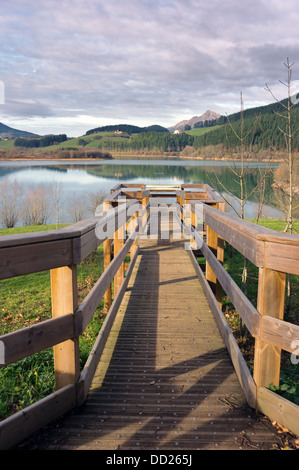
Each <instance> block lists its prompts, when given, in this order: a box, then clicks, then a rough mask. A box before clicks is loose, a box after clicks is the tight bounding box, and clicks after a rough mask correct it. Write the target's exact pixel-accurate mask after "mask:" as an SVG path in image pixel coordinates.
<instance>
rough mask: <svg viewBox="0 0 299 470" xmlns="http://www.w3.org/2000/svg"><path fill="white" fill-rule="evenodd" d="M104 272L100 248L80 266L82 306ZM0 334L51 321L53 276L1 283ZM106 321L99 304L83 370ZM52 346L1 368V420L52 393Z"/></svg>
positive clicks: (84, 347)
mask: <svg viewBox="0 0 299 470" xmlns="http://www.w3.org/2000/svg"><path fill="white" fill-rule="evenodd" d="M54 229H55V226H53V225H47V226H38V227H19V228H17V227H16V228H13V229H3V230H0V236H1V235H7V234H12V235H13V234H17V233H24V232H32V231H37V230H54ZM102 272H103V249H102V247H101V246H100V247H99V248H98V249H97V250H95V251H94V252H93V253H92V254H91V255H90V256H88V257H87V258H86V259H85V260H84V261H83V262H82V263H80V264H79V265H78V267H77V285H78V303H79V304H80V303H81V302H82V301H83V299H84V298H85V296H86V295H87V293H88V292H89V291H90V289H91V287H92V286H93V285H94V284H95V282H96V281H97V280H98V278H99V276H100V275H101V273H102ZM0 289H1V290H0V335H3V334H6V333H9V332H12V331H15V330H18V329H21V328H24V327H27V326H30V325H33V324H35V323H38V322H40V321H43V320H47V319H49V318H51V289H50V272H49V271H44V272H40V273H34V274H30V275H27V276H19V277H15V278H11V279H5V280H2V281H0ZM103 321H104V315H103V303H102V302H101V303H100V305H99V307H98V308H97V310H96V312H95V314H94V316H93V317H92V319H91V321H90V322H89V324H88V326H87V328H86V330H85V331H84V334H83V335H82V336H81V337H80V340H79V341H80V367H81V370H82V368H83V366H84V364H85V362H86V360H87V358H88V355H89V353H90V350H91V348H92V346H93V344H94V341H95V339H96V337H97V335H98V333H99V331H100V328H101V325H102V323H103ZM54 386H55V384H54V360H53V350H52V348H50V349H47V350H45V351H42V352H39V353H37V354H34V355H32V356H29V357H27V358H25V359H23V360H21V361H18V362H16V363H14V364H11V365H8V366H6V367H4V368H2V369H0V419H4V418H6V417H8V416H9V415H11V414H13V413H15V412H16V411H19V410H21V409H23V408H24V407H26V406H28V405H30V404H32V403H34V402H35V401H37V400H39V399H41V398H43V397H44V396H47V395H48V394H49V393H51V392H52V391H54Z"/></svg>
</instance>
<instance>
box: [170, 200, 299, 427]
mask: <svg viewBox="0 0 299 470" xmlns="http://www.w3.org/2000/svg"><path fill="white" fill-rule="evenodd" d="M184 196H186V194H185V195H184V194H183V192H178V209H179V210H178V212H179V216H178V219H179V220H180V222H181V223H182V226H183V228H184V231H185V233H186V234H188V235H189V236H190V237H191V240H193V242H195V246H196V248H199V249H200V250H201V253H202V255H203V256H204V257H205V259H206V269H205V275H204V274H203V271H202V270H201V269H200V267H199V265H198V262H197V260H196V258H195V256H194V253H193V251H189V253H190V256H191V259H192V261H193V264H194V266H195V269H196V271H197V274H198V277H199V278H200V280H201V282H202V285H203V287H204V290H205V293H206V295H207V298H208V300H209V303H210V306H211V309H212V310H213V312H214V315H215V318H216V319H217V323H218V326H219V329H220V331H221V332H222V335H223V337H224V339H225V342H226V346H227V348H228V351H229V353H230V355H231V359H232V362H233V364H234V367H235V370H236V372H237V375H238V378H239V381H240V383H241V385H242V387H243V390H244V394H245V396H246V399H247V402H248V403H249V405H250V406H251V407H253V408H255V409H256V410H258V411H261V412H262V413H264V414H265V415H266V416H268V417H270V418H271V419H273V420H275V421H277V422H278V423H280V424H281V425H283V426H285V427H286V428H288V429H289V430H290V431H292V432H294V433H295V434H297V435H299V406H297V405H295V404H294V403H292V402H290V401H288V400H286V399H284V398H282V397H281V396H279V395H278V394H276V393H274V392H272V391H271V390H270V389H269V386H270V385H271V384H272V385H275V386H279V381H280V364H281V350H282V349H283V350H285V351H288V352H290V353H292V354H293V355H294V366H295V363H297V359H296V354H298V351H299V326H297V325H294V324H292V323H289V322H286V321H284V320H283V315H284V304H285V290H286V273H289V274H293V275H298V274H299V237H298V236H295V235H288V234H282V233H278V232H275V231H273V230H270V229H267V228H263V227H261V226H259V225H256V224H253V223H250V222H247V221H244V220H241V219H239V218H238V217H236V216H232V215H231V214H229V215H228V214H227V213H224V212H222V209H223V206H222V205H221V203H220V202H219V201H218V202H215V203H214V204H213V203H212V202H211V204H210V205H208V204H202V203H201V202H199V201H198V200H197V201H195V200H191V199H192V198H190V197H189V196H187V197H188V198H187V199H186V197H184ZM213 206H214V207H213ZM217 206H218V208H217ZM186 208H187V209H186ZM188 209H189V213H188ZM219 209H220V210H219ZM197 225H199V227H200V231H201V233H199V231H198V230H197ZM202 232H204V233H205V240H204V238H203V236H202ZM223 240H225V241H226V242H227V243H228V244H230V245H231V246H233V247H234V248H235V249H236V250H238V251H239V252H240V253H241V254H242V255H243V256H244V257H245V258H247V259H248V260H249V261H251V262H252V263H253V264H254V265H255V266H257V268H258V270H259V277H258V292H257V308H255V307H254V306H253V305H252V304H251V302H250V301H249V300H248V298H247V297H246V296H245V295H244V293H243V292H242V290H241V289H240V288H239V287H238V285H237V284H236V283H235V281H234V280H233V279H232V278H231V277H230V275H229V274H228V272H227V271H226V270H225V269H224V268H223ZM223 291H224V292H225V293H226V294H227V296H228V297H229V299H230V301H231V302H232V304H233V305H234V307H235V308H236V310H237V312H238V314H239V315H240V317H241V318H242V320H243V321H244V323H245V325H246V327H247V329H248V331H249V332H250V334H251V335H252V336H253V337H254V338H255V354H254V371H253V376H252V375H251V373H250V371H249V369H248V367H247V365H246V362H245V360H244V358H243V356H242V354H241V352H240V349H239V347H238V345H237V342H236V340H235V338H234V336H233V334H232V331H231V329H230V328H229V326H228V324H227V322H226V320H225V317H224V315H223V313H222V310H221V304H222V293H223Z"/></svg>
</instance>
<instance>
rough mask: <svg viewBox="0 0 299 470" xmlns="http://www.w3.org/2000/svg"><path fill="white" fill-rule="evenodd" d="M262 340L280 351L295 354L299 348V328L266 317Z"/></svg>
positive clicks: (264, 318)
mask: <svg viewBox="0 0 299 470" xmlns="http://www.w3.org/2000/svg"><path fill="white" fill-rule="evenodd" d="M261 339H262V340H263V341H265V342H266V343H270V344H273V345H274V346H277V347H278V348H280V349H284V350H285V351H288V352H291V353H294V351H295V350H298V346H299V326H298V325H294V324H292V323H289V322H286V321H283V320H278V319H277V318H272V317H269V316H267V315H265V316H264V317H263V328H262V334H261Z"/></svg>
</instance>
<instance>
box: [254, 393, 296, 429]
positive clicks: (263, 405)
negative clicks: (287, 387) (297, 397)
mask: <svg viewBox="0 0 299 470" xmlns="http://www.w3.org/2000/svg"><path fill="white" fill-rule="evenodd" d="M257 407H258V409H259V411H260V412H261V413H264V414H265V415H266V416H269V418H271V419H272V420H274V421H276V422H277V423H279V424H280V425H281V426H284V427H286V428H287V429H288V430H289V431H291V432H293V433H294V434H295V435H297V436H299V406H298V405H295V404H294V403H292V402H290V401H289V400H286V399H285V398H283V397H281V396H279V395H277V394H276V393H274V392H272V391H271V390H268V389H267V388H265V387H259V388H258V391H257Z"/></svg>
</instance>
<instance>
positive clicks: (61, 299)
mask: <svg viewBox="0 0 299 470" xmlns="http://www.w3.org/2000/svg"><path fill="white" fill-rule="evenodd" d="M51 295H52V317H53V318H56V317H59V316H62V315H68V314H70V313H74V312H75V310H76V309H77V307H78V301H77V266H76V265H72V266H64V267H62V268H56V269H51ZM54 368H55V388H56V390H59V389H60V388H62V387H64V386H65V385H70V384H72V383H75V382H76V381H77V380H78V379H79V375H80V363H79V338H78V337H75V338H73V339H70V340H68V341H64V342H63V343H60V344H58V345H56V346H54Z"/></svg>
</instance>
